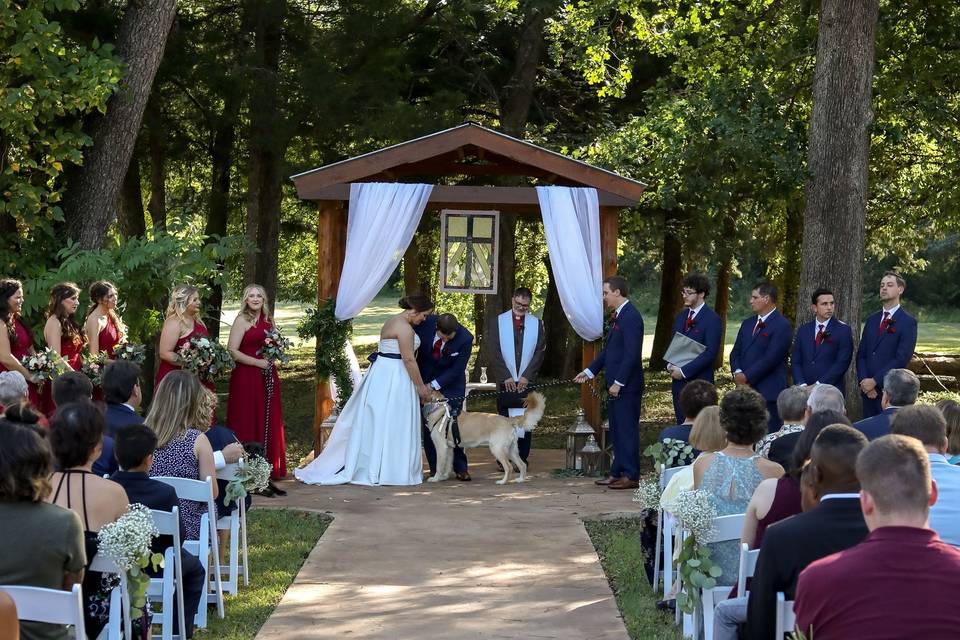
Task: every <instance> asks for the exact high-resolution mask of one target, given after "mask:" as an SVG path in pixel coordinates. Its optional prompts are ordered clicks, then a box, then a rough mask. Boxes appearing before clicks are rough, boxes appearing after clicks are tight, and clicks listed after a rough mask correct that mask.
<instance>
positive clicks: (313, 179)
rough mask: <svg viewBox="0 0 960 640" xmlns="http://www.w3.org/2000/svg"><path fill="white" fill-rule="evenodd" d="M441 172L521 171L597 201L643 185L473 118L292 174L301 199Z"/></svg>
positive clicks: (632, 200) (634, 193)
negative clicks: (594, 194) (590, 191)
mask: <svg viewBox="0 0 960 640" xmlns="http://www.w3.org/2000/svg"><path fill="white" fill-rule="evenodd" d="M442 176H476V178H475V179H474V180H471V182H472V183H475V182H476V181H477V180H483V177H485V176H486V177H489V176H526V177H531V178H536V179H537V180H538V183H540V184H557V185H565V186H577V187H594V188H596V189H597V191H598V192H599V196H600V200H601V206H620V207H629V206H632V205H634V204H636V203H637V201H638V200H639V199H640V196H641V194H642V193H643V190H644V188H645V187H646V185H645V184H643V183H642V182H639V181H637V180H632V179H630V178H625V177H623V176H621V175H618V174H616V173H613V172H612V171H607V170H606V169H601V168H600V167H595V166H593V165H591V164H588V163H586V162H581V161H580V160H575V159H573V158H570V157H567V156H565V155H562V154H559V153H556V152H555V151H550V150H549V149H544V148H543V147H539V146H537V145H535V144H533V143H530V142H526V141H524V140H519V139H517V138H514V137H512V136H508V135H507V134H505V133H501V132H499V131H494V130H493V129H488V128H486V127H483V126H481V125H479V124H476V123H474V122H467V123H464V124H461V125H458V126H456V127H452V128H450V129H445V130H443V131H438V132H436V133H431V134H429V135H426V136H423V137H420V138H416V139H413V140H408V141H406V142H401V143H399V144H395V145H393V146H390V147H385V148H383V149H379V150H377V151H371V152H370V153H365V154H363V155H360V156H356V157H354V158H348V159H346V160H341V161H340V162H335V163H333V164H329V165H326V166H324V167H320V168H317V169H312V170H310V171H305V172H303V173H299V174H297V175H295V176H292V178H291V179H292V180H293V182H294V184H295V185H296V187H297V194H298V195H299V196H300V197H301V198H303V199H306V200H344V199H348V198H349V189H348V187H347V185H349V184H350V183H352V182H404V181H426V182H433V180H429V179H427V180H424V179H425V178H434V179H435V178H438V177H442ZM438 189H441V190H442V192H441V193H442V194H447V195H448V196H449V194H450V193H452V192H451V191H450V190H451V189H461V190H466V189H474V190H480V189H483V190H484V191H485V192H486V193H490V191H488V190H489V189H492V188H491V187H476V186H472V185H470V186H457V187H451V186H446V187H444V186H441V187H438ZM516 189H517V187H512V188H511V187H501V188H497V191H498V193H501V194H506V193H508V192H510V191H515V190H516ZM524 190H525V191H526V190H527V189H524ZM441 193H438V194H436V195H438V196H440V195H441ZM434 199H436V198H431V201H433V200H434ZM439 199H442V200H443V199H447V198H445V197H441V198H439Z"/></svg>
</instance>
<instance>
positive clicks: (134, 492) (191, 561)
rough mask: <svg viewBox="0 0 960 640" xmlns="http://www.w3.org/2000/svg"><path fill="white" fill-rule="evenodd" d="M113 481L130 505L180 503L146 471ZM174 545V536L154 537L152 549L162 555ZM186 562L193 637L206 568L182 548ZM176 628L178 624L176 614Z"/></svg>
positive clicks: (164, 507)
mask: <svg viewBox="0 0 960 640" xmlns="http://www.w3.org/2000/svg"><path fill="white" fill-rule="evenodd" d="M110 479H111V480H113V481H114V482H116V483H117V484H119V485H120V486H121V487H123V489H124V491H126V492H127V500H129V501H130V504H133V503H135V502H139V503H140V504H142V505H143V506H145V507H147V508H148V509H156V510H157V511H172V510H173V508H174V507H178V506H179V505H180V501H179V500H177V492H176V491H175V490H174V488H173V487H171V486H170V485H168V484H164V483H163V482H160V481H159V480H154V479H153V478H151V477H149V476H148V475H147V474H146V473H143V472H137V471H117V472H116V473H114V474H113V475H112V476H111V477H110ZM180 539H181V540H183V539H184V531H183V521H182V520H181V522H180ZM171 546H173V537H172V536H157V537H156V538H154V539H153V542H152V543H151V545H150V548H151V549H152V550H153V552H154V553H159V554H161V555H162V554H163V553H164V551H166V550H167V548H168V547H171ZM180 555H181V560H182V564H183V618H184V622H186V624H187V637H188V638H190V637H192V636H193V617H194V616H195V615H197V608H198V607H199V605H200V597H201V595H202V594H203V590H204V589H203V587H204V584H203V583H204V578H205V575H204V571H203V565H201V564H200V561H199V560H198V559H197V557H196V556H194V555H192V554H190V553H187V552H186V551H184V550H183V549H181V550H180ZM167 569H170V570H173V567H164V568H163V569H162V570H161V572H160V574H158V575H163V571H166V570H167ZM173 620H174V630H175V632H178V629H176V628H177V627H178V626H179V622H178V621H177V616H174V617H173Z"/></svg>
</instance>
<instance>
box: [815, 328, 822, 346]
mask: <svg viewBox="0 0 960 640" xmlns="http://www.w3.org/2000/svg"><path fill="white" fill-rule="evenodd" d="M817 326H818V327H820V328H819V329H818V330H817V337H816V338H814V340H813V341H814V342H815V343H816V344H817V346H818V347H819V346H820V343H821V342H823V325H822V324H821V325H817Z"/></svg>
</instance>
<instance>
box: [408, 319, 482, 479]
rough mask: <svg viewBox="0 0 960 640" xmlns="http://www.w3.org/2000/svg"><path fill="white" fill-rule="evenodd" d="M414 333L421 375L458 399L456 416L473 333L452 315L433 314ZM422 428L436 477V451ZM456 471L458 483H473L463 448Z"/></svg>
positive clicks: (457, 456)
mask: <svg viewBox="0 0 960 640" xmlns="http://www.w3.org/2000/svg"><path fill="white" fill-rule="evenodd" d="M415 330H416V332H417V335H418V336H420V350H419V351H418V352H417V366H418V367H419V368H420V376H421V377H422V378H423V381H424V382H425V383H426V384H428V385H430V386H431V387H433V388H434V389H436V390H437V391H439V392H440V393H442V394H443V395H444V396H446V397H448V398H456V399H455V400H451V401H450V411H451V413H453V414H454V415H456V414H458V413H460V409H461V408H462V407H463V395H464V394H465V393H466V391H467V363H468V361H469V360H470V350H471V349H472V348H473V334H471V333H470V332H469V331H467V329H466V327H463V326H461V325H460V323H459V322H458V321H457V318H456V316H454V315H453V314H451V313H444V314H441V315H439V316H437V315H433V314H431V315H429V316H427V318H426V320H424V321H423V322H422V323H420V324H419V325H417V327H416V329H415ZM421 429H422V440H423V450H424V451H425V452H426V454H427V463H428V464H429V465H430V476H431V477H433V475H434V474H435V473H436V472H437V449H436V447H434V446H433V440H432V439H431V438H430V431H429V429H427V426H426V423H425V422H422V423H421ZM453 471H454V473H455V474H456V475H457V480H462V481H469V480H470V474H469V473H467V456H466V454H465V453H464V452H463V449H461V448H460V447H457V448H456V449H454V450H453Z"/></svg>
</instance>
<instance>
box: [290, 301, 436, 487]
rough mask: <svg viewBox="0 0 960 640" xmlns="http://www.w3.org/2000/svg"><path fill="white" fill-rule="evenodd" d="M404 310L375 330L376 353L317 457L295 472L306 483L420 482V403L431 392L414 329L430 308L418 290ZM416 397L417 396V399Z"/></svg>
mask: <svg viewBox="0 0 960 640" xmlns="http://www.w3.org/2000/svg"><path fill="white" fill-rule="evenodd" d="M400 308H401V309H404V311H402V312H400V313H398V314H397V315H395V316H393V317H391V318H390V319H389V320H387V322H386V323H385V324H384V325H383V328H382V329H380V346H379V349H378V351H377V358H376V360H374V362H373V363H372V364H371V365H370V368H369V369H368V370H367V374H366V375H365V376H364V378H363V380H362V381H361V382H360V386H359V387H358V388H357V389H356V390H355V391H354V392H353V395H352V396H350V399H349V400H348V401H347V404H346V406H344V407H343V411H342V412H341V413H340V417H339V418H337V422H336V424H335V425H334V427H333V432H332V433H331V434H330V438H329V440H327V444H326V446H325V447H324V448H323V451H322V452H321V453H320V455H319V456H317V458H316V459H315V460H314V461H313V462H311V463H310V464H308V465H307V466H306V467H304V468H302V469H297V470H296V471H294V475H295V476H296V477H297V479H298V480H300V481H301V482H306V483H307V484H345V483H348V482H349V483H352V484H363V485H410V484H420V483H421V482H422V481H423V465H422V463H421V459H420V402H419V400H422V401H424V402H428V401H429V400H431V399H432V398H433V396H434V391H433V389H431V388H430V387H428V386H427V385H425V384H424V383H423V380H422V379H421V377H420V370H419V369H418V368H417V361H416V357H415V355H414V352H415V351H416V350H417V347H419V346H420V339H419V338H418V337H417V335H416V333H414V331H413V327H414V326H415V325H418V324H420V323H421V322H423V320H424V318H426V317H427V314H429V313H430V311H431V310H432V309H433V303H432V302H430V300H429V299H428V298H427V297H426V296H423V295H420V294H414V295H409V296H407V297H405V298H402V299H401V300H400ZM418 397H419V398H418Z"/></svg>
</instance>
